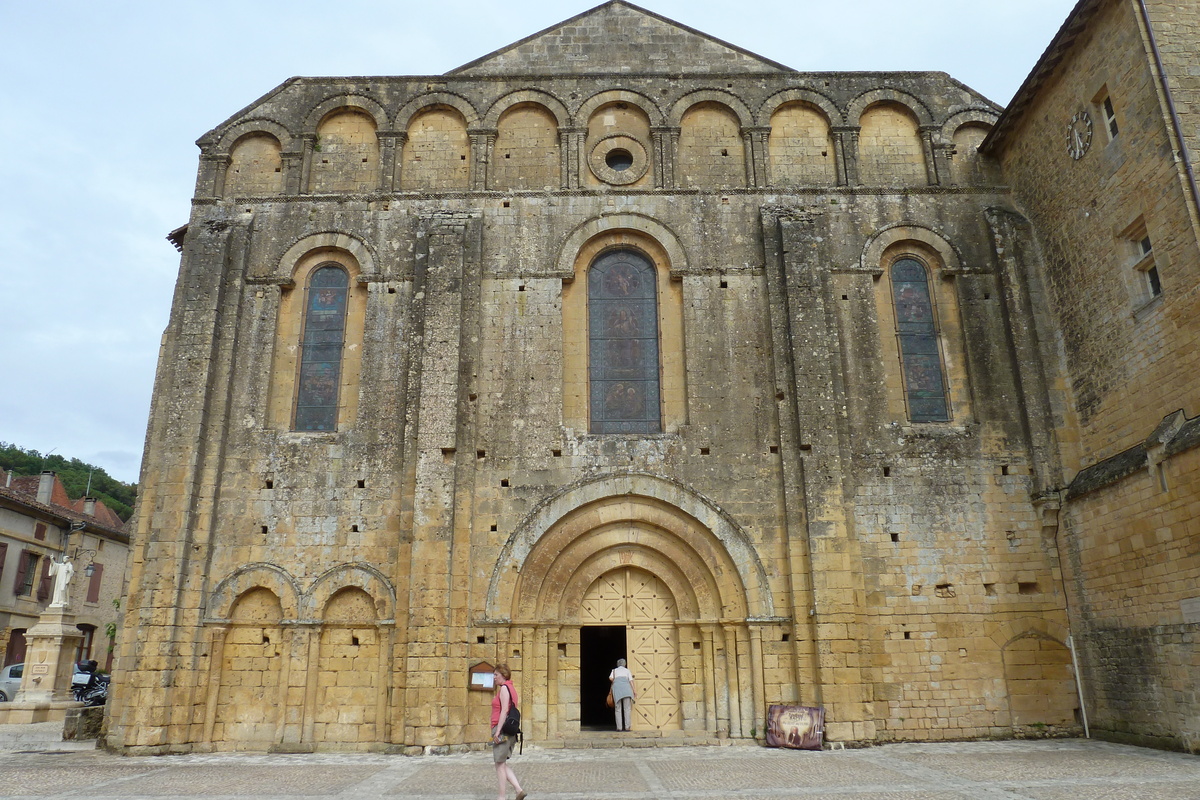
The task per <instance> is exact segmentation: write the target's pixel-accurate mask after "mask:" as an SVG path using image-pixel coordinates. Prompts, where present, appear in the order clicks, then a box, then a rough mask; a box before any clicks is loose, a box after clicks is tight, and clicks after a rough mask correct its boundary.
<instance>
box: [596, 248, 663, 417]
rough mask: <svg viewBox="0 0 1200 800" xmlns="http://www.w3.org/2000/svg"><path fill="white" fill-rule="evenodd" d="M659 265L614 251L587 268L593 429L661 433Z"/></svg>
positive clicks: (629, 254) (639, 255)
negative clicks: (657, 268) (657, 272)
mask: <svg viewBox="0 0 1200 800" xmlns="http://www.w3.org/2000/svg"><path fill="white" fill-rule="evenodd" d="M656 279H657V274H656V272H655V270H654V265H653V264H651V263H650V260H649V259H648V258H646V257H645V256H644V255H642V254H641V253H638V252H637V251H634V250H610V251H609V252H607V253H604V254H603V255H601V256H600V257H599V258H598V259H596V261H595V262H594V263H593V264H592V266H591V268H590V269H589V270H588V328H589V330H588V370H589V375H588V379H589V384H590V386H589V389H590V401H589V406H590V408H591V432H592V433H661V432H662V414H661V411H660V401H659V397H660V391H659V384H660V381H659V370H658V366H659V365H658V292H657V280H656Z"/></svg>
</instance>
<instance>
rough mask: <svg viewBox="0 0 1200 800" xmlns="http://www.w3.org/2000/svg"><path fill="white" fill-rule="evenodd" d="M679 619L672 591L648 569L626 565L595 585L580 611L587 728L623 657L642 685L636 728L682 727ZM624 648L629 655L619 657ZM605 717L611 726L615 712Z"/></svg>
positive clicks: (635, 709) (583, 711)
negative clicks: (618, 652)
mask: <svg viewBox="0 0 1200 800" xmlns="http://www.w3.org/2000/svg"><path fill="white" fill-rule="evenodd" d="M677 617H678V611H677V607H676V604H675V598H674V596H673V595H672V594H671V590H670V589H668V588H667V585H666V584H665V583H663V582H662V581H660V580H659V579H658V578H656V577H655V576H654V575H652V574H651V573H649V572H647V571H646V570H643V569H636V568H634V567H622V568H620V569H615V570H612V571H611V572H607V573H605V574H604V575H601V576H600V577H599V578H597V579H596V580H595V581H594V582H593V583H592V585H591V586H590V587H589V588H588V591H587V593H586V594H585V595H584V598H583V604H582V606H581V607H580V610H579V623H580V637H579V643H580V651H579V655H580V662H581V672H580V679H581V684H582V685H581V686H580V721H581V723H582V724H583V725H588V724H589V723H590V722H591V720H592V719H595V712H594V709H595V707H596V698H597V695H599V699H600V701H601V702H603V698H604V696H605V694H606V693H607V690H608V685H607V676H608V671H609V670H611V669H612V668H613V667H614V666H616V659H617V658H626V659H627V660H628V661H629V670H630V671H631V672H632V673H633V677H634V681H635V682H636V684H637V687H638V699H637V702H636V703H635V704H634V707H633V729H634V730H635V731H637V730H668V731H674V730H679V729H680V728H681V724H680V720H681V715H680V707H679V649H678V644H677V637H676V635H675V620H676V619H677ZM620 645H623V650H624V652H622V653H621V654H620V655H616V656H615V657H614V653H615V652H616V651H617V650H618V648H619V647H620ZM597 664H599V665H600V669H599V670H596V667H595V665H597ZM585 671H586V672H585ZM596 673H599V674H602V675H603V680H604V682H603V683H601V682H600V681H598V680H596V679H595V677H593V676H594V675H595V674H596ZM605 716H606V717H607V719H606V722H607V724H608V726H611V725H612V723H613V719H612V715H611V713H610V714H606V715H605ZM598 727H599V725H598Z"/></svg>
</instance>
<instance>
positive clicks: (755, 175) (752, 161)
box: [742, 126, 771, 186]
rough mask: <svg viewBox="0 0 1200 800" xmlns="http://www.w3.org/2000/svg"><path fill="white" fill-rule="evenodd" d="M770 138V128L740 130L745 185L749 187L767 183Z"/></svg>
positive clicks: (760, 127) (759, 127)
mask: <svg viewBox="0 0 1200 800" xmlns="http://www.w3.org/2000/svg"><path fill="white" fill-rule="evenodd" d="M770 136H771V129H770V127H763V126H756V127H753V128H743V129H742V140H743V142H745V147H746V183H747V185H749V186H766V185H767V184H768V182H769V177H768V175H767V146H768V140H769V139H770Z"/></svg>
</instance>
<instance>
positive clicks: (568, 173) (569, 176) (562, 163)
mask: <svg viewBox="0 0 1200 800" xmlns="http://www.w3.org/2000/svg"><path fill="white" fill-rule="evenodd" d="M584 135H585V131H584V130H583V129H582V128H559V129H558V151H559V152H558V159H559V181H560V184H561V186H562V188H564V189H578V188H579V184H580V181H581V180H582V178H581V176H580V172H579V171H580V169H581V164H582V157H581V155H580V154H581V153H582V152H583V138H584Z"/></svg>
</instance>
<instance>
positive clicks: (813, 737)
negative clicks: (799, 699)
mask: <svg viewBox="0 0 1200 800" xmlns="http://www.w3.org/2000/svg"><path fill="white" fill-rule="evenodd" d="M824 734H825V709H823V708H812V707H810V706H783V705H778V706H771V707H770V708H769V709H767V747H790V748H792V749H794V750H820V749H821V738H822V737H823V736H824Z"/></svg>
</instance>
